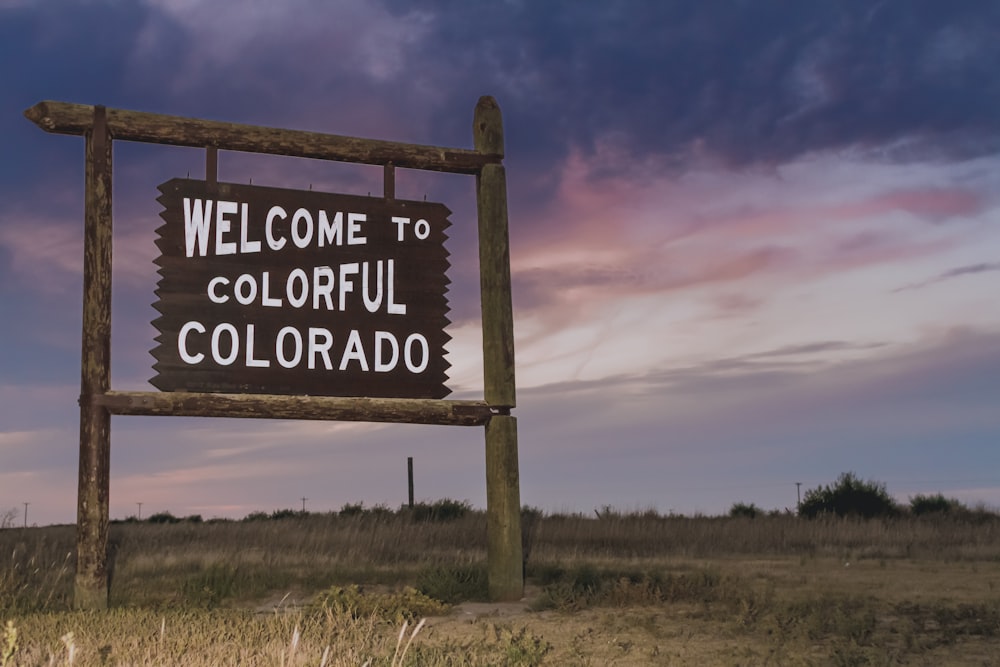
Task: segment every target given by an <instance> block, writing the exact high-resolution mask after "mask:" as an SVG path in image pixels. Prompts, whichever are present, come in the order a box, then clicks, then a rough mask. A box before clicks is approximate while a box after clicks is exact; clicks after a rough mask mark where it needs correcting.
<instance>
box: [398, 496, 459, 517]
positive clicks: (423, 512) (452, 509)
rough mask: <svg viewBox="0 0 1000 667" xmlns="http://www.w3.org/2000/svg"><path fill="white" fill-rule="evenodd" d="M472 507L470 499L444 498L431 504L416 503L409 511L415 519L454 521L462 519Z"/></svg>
mask: <svg viewBox="0 0 1000 667" xmlns="http://www.w3.org/2000/svg"><path fill="white" fill-rule="evenodd" d="M471 509H472V505H470V504H469V502H468V501H464V500H450V499H448V498H443V499H441V500H438V501H435V502H434V503H433V504H431V505H428V504H427V503H416V504H415V505H414V506H413V509H411V510H408V511H409V512H410V516H411V517H412V518H413V520H414V521H453V520H455V519H461V518H462V517H463V516H465V515H466V514H468V513H469V511H470V510H471Z"/></svg>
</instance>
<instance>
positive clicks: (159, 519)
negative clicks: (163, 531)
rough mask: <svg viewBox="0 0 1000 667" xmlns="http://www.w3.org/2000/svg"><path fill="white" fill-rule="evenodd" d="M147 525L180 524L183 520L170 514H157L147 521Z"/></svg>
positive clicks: (150, 516)
mask: <svg viewBox="0 0 1000 667" xmlns="http://www.w3.org/2000/svg"><path fill="white" fill-rule="evenodd" d="M146 521H147V523H180V522H181V520H180V519H178V518H177V517H175V516H174V515H173V514H171V513H170V512H157V513H156V514H151V515H149V517H148V518H147V519H146Z"/></svg>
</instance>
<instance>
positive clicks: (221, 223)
mask: <svg viewBox="0 0 1000 667" xmlns="http://www.w3.org/2000/svg"><path fill="white" fill-rule="evenodd" d="M238 210H239V206H238V205H237V204H236V202H234V201H217V202H215V254H216V255H235V254H236V242H235V241H223V240H222V235H223V234H228V233H229V230H230V229H231V227H232V222H231V221H230V220H229V218H227V217H226V216H227V215H232V214H234V213H236V211H238Z"/></svg>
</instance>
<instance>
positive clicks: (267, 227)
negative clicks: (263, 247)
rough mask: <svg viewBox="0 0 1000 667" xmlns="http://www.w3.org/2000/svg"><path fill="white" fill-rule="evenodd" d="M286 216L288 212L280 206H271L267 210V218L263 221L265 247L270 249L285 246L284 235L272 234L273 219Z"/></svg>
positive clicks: (279, 248)
mask: <svg viewBox="0 0 1000 667" xmlns="http://www.w3.org/2000/svg"><path fill="white" fill-rule="evenodd" d="M287 217H288V213H286V212H285V209H283V208H281V207H280V206H272V207H271V208H270V209H269V210H268V212H267V220H265V222H264V233H265V234H266V236H267V247H268V248H270V249H271V250H281V249H282V248H284V247H285V242H286V240H285V237H283V236H278V237H276V236H275V235H274V226H273V225H274V219H275V218H281V219H282V220H284V219H286V218H287Z"/></svg>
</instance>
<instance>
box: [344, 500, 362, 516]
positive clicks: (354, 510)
mask: <svg viewBox="0 0 1000 667" xmlns="http://www.w3.org/2000/svg"><path fill="white" fill-rule="evenodd" d="M364 513H365V504H364V503H353V504H352V503H344V506H343V507H341V508H340V512H339V515H340V516H342V517H349V516H360V515H361V514H364Z"/></svg>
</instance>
